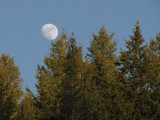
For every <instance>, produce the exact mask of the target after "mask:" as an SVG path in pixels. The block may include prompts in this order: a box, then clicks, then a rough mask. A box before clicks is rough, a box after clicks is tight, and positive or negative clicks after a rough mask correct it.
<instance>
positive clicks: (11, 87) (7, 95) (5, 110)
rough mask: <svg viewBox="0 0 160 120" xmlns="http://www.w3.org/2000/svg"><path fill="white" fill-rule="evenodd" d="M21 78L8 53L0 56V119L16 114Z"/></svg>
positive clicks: (6, 119) (7, 119) (8, 118)
mask: <svg viewBox="0 0 160 120" xmlns="http://www.w3.org/2000/svg"><path fill="white" fill-rule="evenodd" d="M21 82H22V78H20V72H19V68H18V66H16V65H15V63H14V59H13V58H11V57H10V56H9V55H5V54H2V56H1V57H0V119H1V120H11V119H16V118H17V116H18V114H19V113H18V107H19V101H20V99H21V97H22V94H23V92H22V87H21Z"/></svg>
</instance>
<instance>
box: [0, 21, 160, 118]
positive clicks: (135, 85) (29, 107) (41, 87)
mask: <svg viewBox="0 0 160 120" xmlns="http://www.w3.org/2000/svg"><path fill="white" fill-rule="evenodd" d="M113 36H114V33H113V34H111V35H109V34H108V33H107V32H106V30H105V28H104V27H102V28H101V29H100V31H99V33H98V34H97V35H96V34H94V33H93V38H92V39H91V41H90V46H89V48H88V54H86V57H85V60H83V55H82V46H79V45H77V43H76V39H75V37H74V34H72V35H71V37H67V34H66V32H65V31H63V32H62V34H61V36H60V37H59V38H58V39H57V40H56V41H54V42H52V43H51V48H50V53H49V54H48V55H47V56H45V57H44V65H38V66H37V74H36V78H37V83H36V88H37V95H34V94H33V93H32V91H31V90H30V89H29V88H28V87H27V88H26V92H25V93H24V92H23V91H22V82H23V79H22V78H20V71H19V68H18V66H16V65H15V63H14V59H13V58H11V57H10V56H9V55H5V54H2V55H1V57H0V120H12V119H13V120H146V119H148V120H158V119H160V33H158V34H157V35H156V37H155V39H151V40H150V42H149V44H148V45H144V41H145V40H144V38H143V37H142V33H141V29H140V25H139V22H137V23H136V25H135V28H134V29H133V35H130V39H129V40H126V50H121V51H120V55H119V56H117V55H116V54H115V52H116V50H117V47H116V45H117V42H116V41H115V40H113Z"/></svg>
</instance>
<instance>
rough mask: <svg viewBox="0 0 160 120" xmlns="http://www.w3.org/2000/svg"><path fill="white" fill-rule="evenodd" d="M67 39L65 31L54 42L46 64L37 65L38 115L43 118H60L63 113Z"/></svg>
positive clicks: (46, 58) (45, 59)
mask: <svg viewBox="0 0 160 120" xmlns="http://www.w3.org/2000/svg"><path fill="white" fill-rule="evenodd" d="M66 39H67V37H66V33H65V32H64V31H63V33H62V35H61V36H60V37H59V38H58V40H57V41H56V42H55V43H54V42H52V47H51V53H50V54H49V56H46V57H45V58H44V63H45V66H39V65H38V67H37V79H38V84H37V90H38V96H37V99H38V101H39V105H38V106H39V114H38V115H39V119H42V120H45V119H46V120H52V119H58V118H59V116H60V115H61V111H60V102H61V90H62V85H61V83H62V80H63V79H64V77H65V73H64V63H65V58H66V43H67V42H66Z"/></svg>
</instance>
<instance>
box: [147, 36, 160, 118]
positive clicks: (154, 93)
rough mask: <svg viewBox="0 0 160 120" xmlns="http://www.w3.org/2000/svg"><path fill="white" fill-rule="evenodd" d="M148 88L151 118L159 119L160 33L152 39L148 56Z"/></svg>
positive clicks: (149, 115) (149, 114)
mask: <svg viewBox="0 0 160 120" xmlns="http://www.w3.org/2000/svg"><path fill="white" fill-rule="evenodd" d="M146 64H147V67H146V68H147V71H148V72H147V79H148V80H147V81H148V83H147V84H146V87H147V89H148V90H149V91H150V96H148V98H150V99H149V100H150V110H149V111H148V118H149V119H159V117H160V106H159V105H160V97H159V94H160V76H159V74H160V73H159V71H160V67H159V64H160V33H158V34H157V35H156V38H155V39H152V40H151V41H150V44H149V47H148V57H147V63H146Z"/></svg>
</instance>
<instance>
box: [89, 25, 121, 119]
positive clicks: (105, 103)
mask: <svg viewBox="0 0 160 120" xmlns="http://www.w3.org/2000/svg"><path fill="white" fill-rule="evenodd" d="M113 35H114V33H112V34H111V35H108V33H107V32H106V30H105V28H104V26H103V27H102V28H101V29H100V31H99V34H98V35H95V34H93V40H92V41H91V45H90V48H88V50H89V52H90V54H88V56H89V58H90V62H91V64H92V65H91V66H92V69H93V72H92V79H91V80H92V82H91V83H92V86H93V87H92V89H93V94H94V98H93V99H94V100H93V101H94V105H93V108H92V109H93V116H94V119H95V120H105V119H120V118H119V117H120V116H122V115H121V113H122V111H123V110H122V109H123V105H122V104H121V102H122V101H123V100H122V99H123V97H122V94H121V92H119V93H118V91H119V90H118V89H119V88H118V86H119V83H118V68H117V66H116V64H115V63H116V62H117V61H118V58H117V57H116V55H115V53H114V52H115V51H116V44H117V43H116V41H112V39H113Z"/></svg>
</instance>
